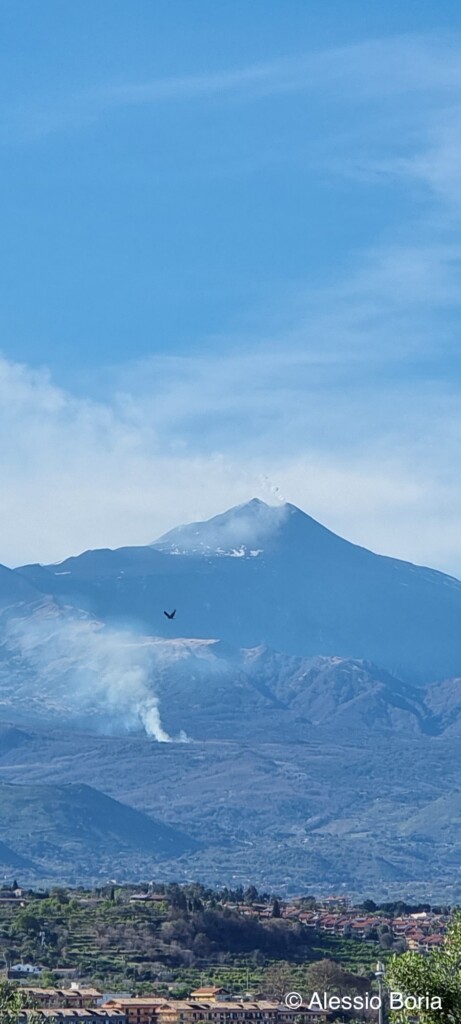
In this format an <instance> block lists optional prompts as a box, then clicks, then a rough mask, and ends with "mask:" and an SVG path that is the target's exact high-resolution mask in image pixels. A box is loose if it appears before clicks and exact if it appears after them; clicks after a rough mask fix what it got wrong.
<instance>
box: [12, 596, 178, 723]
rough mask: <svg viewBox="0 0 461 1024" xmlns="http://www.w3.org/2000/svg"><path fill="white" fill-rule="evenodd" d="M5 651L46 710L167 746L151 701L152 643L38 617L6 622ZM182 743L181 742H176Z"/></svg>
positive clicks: (83, 623)
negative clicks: (18, 665)
mask: <svg viewBox="0 0 461 1024" xmlns="http://www.w3.org/2000/svg"><path fill="white" fill-rule="evenodd" d="M6 646H7V647H8V649H9V651H10V653H13V654H15V655H16V656H18V657H19V658H20V659H21V663H22V665H23V666H24V674H25V675H27V676H30V675H32V676H33V677H34V678H36V680H37V684H36V688H37V696H38V702H40V692H41V693H42V696H43V701H44V704H45V705H46V708H47V709H51V711H52V712H53V711H54V712H55V713H56V714H58V715H60V716H62V715H65V716H66V717H68V718H69V719H73V720H74V721H78V722H79V723H82V722H83V721H85V722H87V723H89V724H93V725H94V726H96V727H97V728H99V729H100V731H103V732H114V731H120V730H123V731H126V732H130V731H133V730H136V729H139V728H140V726H141V727H143V728H144V729H145V731H146V733H147V735H148V736H152V737H153V738H154V739H156V740H158V742H160V743H168V742H171V741H172V737H171V736H169V735H168V733H167V732H166V731H165V730H164V728H163V727H162V723H161V720H160V712H159V707H158V700H157V697H156V695H155V690H154V686H155V668H156V664H157V663H158V652H157V649H156V645H155V643H153V642H152V641H150V640H149V639H148V638H143V637H141V636H138V635H136V634H135V633H134V632H132V631H131V630H128V629H126V630H125V629H120V630H117V629H113V628H109V627H105V626H102V625H101V624H100V623H98V622H94V621H90V620H88V619H77V618H70V617H69V618H60V617H59V615H56V614H52V615H47V614H44V615H42V616H39V617H38V619H36V620H35V621H33V622H31V621H30V619H29V620H27V621H25V620H22V619H14V620H10V622H9V623H8V629H7V641H6ZM178 738H179V739H180V740H182V741H184V740H185V739H187V737H186V736H185V735H184V734H181V736H180V737H178Z"/></svg>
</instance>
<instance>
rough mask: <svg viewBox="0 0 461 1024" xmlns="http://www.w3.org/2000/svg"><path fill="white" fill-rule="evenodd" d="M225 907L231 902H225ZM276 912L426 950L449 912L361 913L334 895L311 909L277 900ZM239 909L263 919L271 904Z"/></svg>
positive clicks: (317, 926) (439, 938) (438, 938)
mask: <svg viewBox="0 0 461 1024" xmlns="http://www.w3.org/2000/svg"><path fill="white" fill-rule="evenodd" d="M227 905H228V906H229V907H231V906H233V908H234V909H236V908H235V904H227ZM279 909H280V916H281V917H283V918H288V919H289V920H293V921H299V922H300V924H303V925H304V926H305V927H306V928H311V929H312V930H314V931H321V932H326V933H327V934H329V935H339V936H343V937H344V938H356V939H361V940H365V941H366V940H370V941H373V940H376V939H377V938H378V936H379V935H381V934H382V933H383V931H388V933H389V935H390V936H391V938H392V941H393V942H394V941H399V940H400V941H402V942H404V943H405V948H406V949H410V950H416V951H417V952H420V953H428V952H430V950H431V949H434V948H435V947H436V946H440V945H442V943H443V941H444V935H445V933H446V930H447V926H448V924H449V920H450V919H449V916H448V915H446V914H442V913H434V912H432V911H421V912H420V913H409V914H402V915H401V916H399V917H391V916H386V915H385V914H383V913H382V912H377V913H364V912H363V911H360V910H359V909H358V908H356V907H351V906H350V905H349V904H348V901H347V900H346V899H345V898H343V899H342V900H339V899H336V900H335V901H334V902H333V901H332V905H330V906H329V905H328V900H325V902H324V905H323V906H322V905H316V907H315V909H312V910H303V909H302V905H299V904H298V903H296V902H292V903H290V902H284V903H280V906H279ZM238 910H239V913H241V914H243V915H244V916H245V917H257V918H259V919H264V918H268V917H271V916H272V913H273V911H272V908H271V907H268V905H267V904H266V903H252V904H248V905H246V904H240V905H239V906H238Z"/></svg>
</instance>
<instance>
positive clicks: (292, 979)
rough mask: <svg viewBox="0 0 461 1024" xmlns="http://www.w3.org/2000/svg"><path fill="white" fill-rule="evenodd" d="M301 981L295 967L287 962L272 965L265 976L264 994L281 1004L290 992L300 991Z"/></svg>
mask: <svg viewBox="0 0 461 1024" xmlns="http://www.w3.org/2000/svg"><path fill="white" fill-rule="evenodd" d="M298 985H299V980H298V979H297V974H296V971H295V969H294V967H293V966H292V965H291V964H289V963H287V962H286V961H280V962H279V963H278V964H272V965H271V966H270V967H269V969H268V970H267V971H266V973H265V976H264V984H263V988H264V993H265V995H267V996H273V997H274V998H275V999H278V1000H279V1001H280V1002H282V1000H283V999H284V998H285V996H286V995H287V993H288V992H293V991H297V990H298Z"/></svg>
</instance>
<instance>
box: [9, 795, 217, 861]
mask: <svg viewBox="0 0 461 1024" xmlns="http://www.w3.org/2000/svg"><path fill="white" fill-rule="evenodd" d="M3 840H5V841H3ZM6 840H7V841H8V844H9V845H10V846H11V847H12V848H13V849H12V850H10V849H9V848H7V846H6V845H5V842H6ZM197 849H198V843H197V842H196V841H195V840H193V839H190V838H189V837H188V836H186V835H184V834H183V833H182V832H180V831H179V830H177V829H174V828H170V827H169V826H167V825H165V824H161V823H160V822H158V821H155V820H153V819H152V818H149V817H148V816H147V815H145V814H142V813H141V812H140V811H136V810H134V809H133V808H132V807H128V806H126V805H125V804H123V803H120V802H119V801H117V800H114V799H112V798H111V797H108V796H105V795H104V794H103V793H100V792H98V791H97V790H96V789H93V787H91V786H88V785H82V784H67V785H61V786H56V785H38V784H33V785H10V784H7V783H0V865H1V864H3V863H5V864H6V865H7V866H12V867H23V868H26V867H28V868H29V869H32V870H33V872H34V873H35V874H36V875H38V876H40V874H42V875H50V874H52V873H54V872H55V873H56V876H57V877H63V875H64V874H66V873H67V874H69V873H70V874H71V875H73V876H74V877H78V876H79V873H80V874H81V873H82V871H83V872H84V873H85V875H87V876H88V875H94V876H95V877H97V876H99V875H101V874H103V875H105V874H107V872H108V871H109V873H110V872H111V869H112V873H113V871H114V870H115V869H116V868H118V869H120V868H122V869H124V870H125V871H126V872H128V873H129V872H130V864H132V865H137V866H138V868H139V869H140V870H141V869H143V870H144V871H148V870H149V868H150V870H153V869H154V867H155V865H156V864H157V863H158V862H159V861H160V862H161V861H162V860H164V859H165V860H168V861H170V860H171V859H174V858H176V857H180V856H182V855H183V854H184V853H189V854H190V853H193V852H195V851H196V850H197ZM15 851H20V853H16V852H15ZM24 854H25V855H26V856H23V855H24ZM29 858H30V859H29ZM32 861H33V862H34V863H33V864H32Z"/></svg>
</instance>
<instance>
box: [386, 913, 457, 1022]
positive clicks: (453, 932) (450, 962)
mask: <svg viewBox="0 0 461 1024" xmlns="http://www.w3.org/2000/svg"><path fill="white" fill-rule="evenodd" d="M387 985H388V988H390V989H391V990H393V991H395V992H401V993H403V994H404V995H406V996H410V997H413V998H414V997H422V999H425V998H428V1000H429V1001H430V1000H432V999H434V1000H437V999H440V1002H441V1008H440V1007H434V1008H430V1007H429V1008H425V1007H423V1009H422V1010H421V1009H419V1010H418V1020H419V1022H420V1024H458V1021H460V1020H461V912H460V911H457V912H456V913H455V914H454V915H453V918H452V921H451V923H450V925H449V928H448V932H447V938H446V942H445V943H444V945H443V946H441V947H440V948H439V949H435V950H433V952H431V953H430V954H429V956H421V955H420V954H419V953H403V955H402V956H399V957H397V956H394V957H392V958H391V961H390V964H389V970H388V976H387ZM393 1019H394V1020H395V1021H399V1022H406V1021H411V1020H414V1019H415V1010H414V1008H411V1007H409V1008H408V1009H403V1010H399V1011H396V1012H395V1013H394V1014H393Z"/></svg>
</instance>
